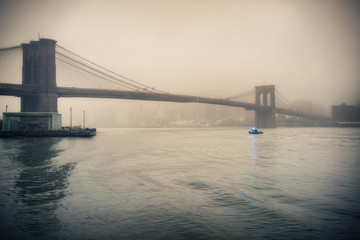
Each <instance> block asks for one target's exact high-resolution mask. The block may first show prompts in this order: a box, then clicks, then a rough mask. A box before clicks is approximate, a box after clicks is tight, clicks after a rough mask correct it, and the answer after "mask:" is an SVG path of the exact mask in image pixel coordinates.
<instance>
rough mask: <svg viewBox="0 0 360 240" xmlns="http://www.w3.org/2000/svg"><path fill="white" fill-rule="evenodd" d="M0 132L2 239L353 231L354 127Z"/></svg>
mask: <svg viewBox="0 0 360 240" xmlns="http://www.w3.org/2000/svg"><path fill="white" fill-rule="evenodd" d="M263 130H264V131H265V133H264V134H263V135H249V134H248V132H247V131H248V129H245V128H193V129H183V128H179V129H156V128H153V129H98V135H97V136H96V137H93V138H90V139H84V138H13V139H0V158H1V160H0V239H74V240H75V239H76V240H78V239H80V240H81V239H105V240H106V239H360V129H359V128H275V129H263Z"/></svg>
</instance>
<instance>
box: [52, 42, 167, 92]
mask: <svg viewBox="0 0 360 240" xmlns="http://www.w3.org/2000/svg"><path fill="white" fill-rule="evenodd" d="M56 46H58V47H59V48H61V49H63V50H65V51H67V52H69V53H71V54H73V55H75V56H77V57H79V58H81V59H82V60H84V61H86V62H88V63H91V64H93V65H95V66H97V67H99V68H101V69H103V70H105V71H107V72H109V73H112V74H114V75H116V76H118V77H121V78H123V79H125V80H127V81H130V82H132V83H135V84H137V85H139V86H142V87H145V89H147V90H150V91H153V92H159V93H165V94H167V92H164V91H161V90H158V89H155V88H154V87H150V86H147V85H145V84H142V83H139V82H137V81H135V80H132V79H130V78H127V77H125V76H123V75H120V74H118V73H116V72H114V71H111V70H109V69H107V68H104V67H102V66H100V65H98V64H96V63H94V62H92V61H90V60H88V59H86V58H84V57H82V56H80V55H78V54H76V53H74V52H72V51H70V50H68V49H66V48H64V47H62V46H60V45H58V44H56ZM58 53H59V52H58ZM127 84H130V83H127ZM137 88H139V89H141V87H137Z"/></svg>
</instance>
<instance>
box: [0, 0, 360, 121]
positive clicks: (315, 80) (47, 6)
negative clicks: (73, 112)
mask: <svg viewBox="0 0 360 240" xmlns="http://www.w3.org/2000/svg"><path fill="white" fill-rule="evenodd" d="M0 4H1V5H0V6H1V8H0V19H1V21H0V29H1V32H2V34H1V35H0V48H3V47H9V46H14V45H19V44H21V43H27V42H29V41H30V40H34V39H38V37H41V38H50V39H54V40H56V41H57V42H58V44H59V45H60V46H63V47H65V48H67V49H69V50H71V51H74V52H75V53H77V54H79V55H81V56H83V57H85V58H87V59H90V60H91V61H94V62H96V63H97V64H100V65H101V66H104V67H106V68H108V69H111V70H112V71H114V72H117V73H119V74H122V75H124V76H126V77H129V78H131V79H134V80H136V81H138V82H140V83H143V84H145V85H149V86H154V87H155V88H157V89H160V90H162V91H165V92H170V93H174V94H185V95H194V96H206V97H214V98H226V97H229V96H232V95H236V94H238V93H241V92H243V91H245V90H248V89H251V88H254V87H255V86H258V85H270V84H273V85H276V88H277V89H278V90H279V91H280V92H281V93H282V95H284V96H285V97H286V98H287V99H288V100H289V101H290V102H296V101H299V100H305V101H311V102H312V103H313V104H314V105H321V106H324V108H325V113H326V114H327V115H329V112H330V108H331V105H339V104H342V103H347V104H355V103H356V102H358V101H359V99H360V97H359V94H360V69H359V68H358V65H359V62H360V47H359V44H358V42H359V40H360V30H359V29H360V28H359V22H360V21H359V16H358V15H357V10H359V4H357V3H356V1H326V2H323V1H296V0H293V1H286V2H285V1H279V0H272V1H260V0H259V1H216V0H214V1H197V2H190V1H182V2H173V1H151V2H148V1H131V2H129V1H108V2H105V3H98V2H94V1H76V2H72V1H51V2H47V1H41V0H39V1H31V2H25V1H24V2H16V3H14V2H13V1H1V2H0ZM19 102H20V101H19V99H16V98H12V97H4V96H1V97H0V109H1V111H2V112H3V111H4V109H5V106H6V105H8V106H9V111H19V108H20V106H19ZM58 103H59V113H62V114H63V115H64V117H63V121H64V122H66V118H67V117H66V115H67V112H68V109H69V107H70V106H79V108H81V110H79V111H80V112H82V111H83V110H86V111H88V112H89V114H90V116H91V115H92V114H93V115H95V114H96V111H97V110H96V109H102V110H104V111H105V110H106V111H110V112H112V111H114V110H116V109H117V108H118V107H122V108H125V109H127V108H131V107H130V106H132V107H133V106H135V107H137V108H139V106H140V105H142V104H144V105H146V104H147V103H140V102H137V101H135V102H132V103H129V102H128V101H124V100H103V99H101V100H100V99H96V100H89V99H59V101H58ZM89 103H91V104H89ZM149 104H150V103H149ZM155 104H158V103H155ZM150 105H151V104H150ZM161 105H164V106H165V104H164V103H161ZM174 106H175V105H174ZM116 111H117V112H119V113H118V114H119V115H126V111H127V110H116ZM80 115H81V114H80ZM124 121H125V120H124V119H122V120H120V122H124ZM80 122H81V121H80Z"/></svg>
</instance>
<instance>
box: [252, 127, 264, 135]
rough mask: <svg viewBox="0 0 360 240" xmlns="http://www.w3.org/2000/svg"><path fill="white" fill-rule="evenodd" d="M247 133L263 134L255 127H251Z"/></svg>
mask: <svg viewBox="0 0 360 240" xmlns="http://www.w3.org/2000/svg"><path fill="white" fill-rule="evenodd" d="M249 134H263V132H261V131H258V130H257V129H256V127H252V129H251V131H249Z"/></svg>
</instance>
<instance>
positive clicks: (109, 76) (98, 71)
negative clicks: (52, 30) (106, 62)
mask: <svg viewBox="0 0 360 240" xmlns="http://www.w3.org/2000/svg"><path fill="white" fill-rule="evenodd" d="M56 53H58V54H59V55H61V56H63V57H65V58H68V59H70V60H71V61H73V62H75V63H78V64H80V65H82V66H84V67H86V68H88V69H91V70H93V71H95V72H97V73H100V74H102V75H104V76H106V77H108V78H112V79H113V80H115V81H117V82H122V83H123V84H127V85H129V86H132V87H134V88H135V89H136V88H138V86H136V85H134V84H131V83H128V82H125V81H123V80H121V79H118V78H115V77H113V76H111V75H108V74H106V73H104V72H101V71H100V70H97V69H95V68H93V67H90V66H88V65H86V64H84V63H82V62H79V61H77V60H75V59H73V58H71V57H69V56H66V55H64V54H62V53H60V52H56ZM58 59H59V58H58ZM59 60H60V59H59ZM73 66H74V67H77V66H75V65H73ZM77 68H78V69H81V70H83V71H86V70H84V69H82V68H79V67H77ZM86 72H88V71H86ZM88 73H89V72H88ZM98 77H100V76H98ZM100 78H101V77H100Z"/></svg>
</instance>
